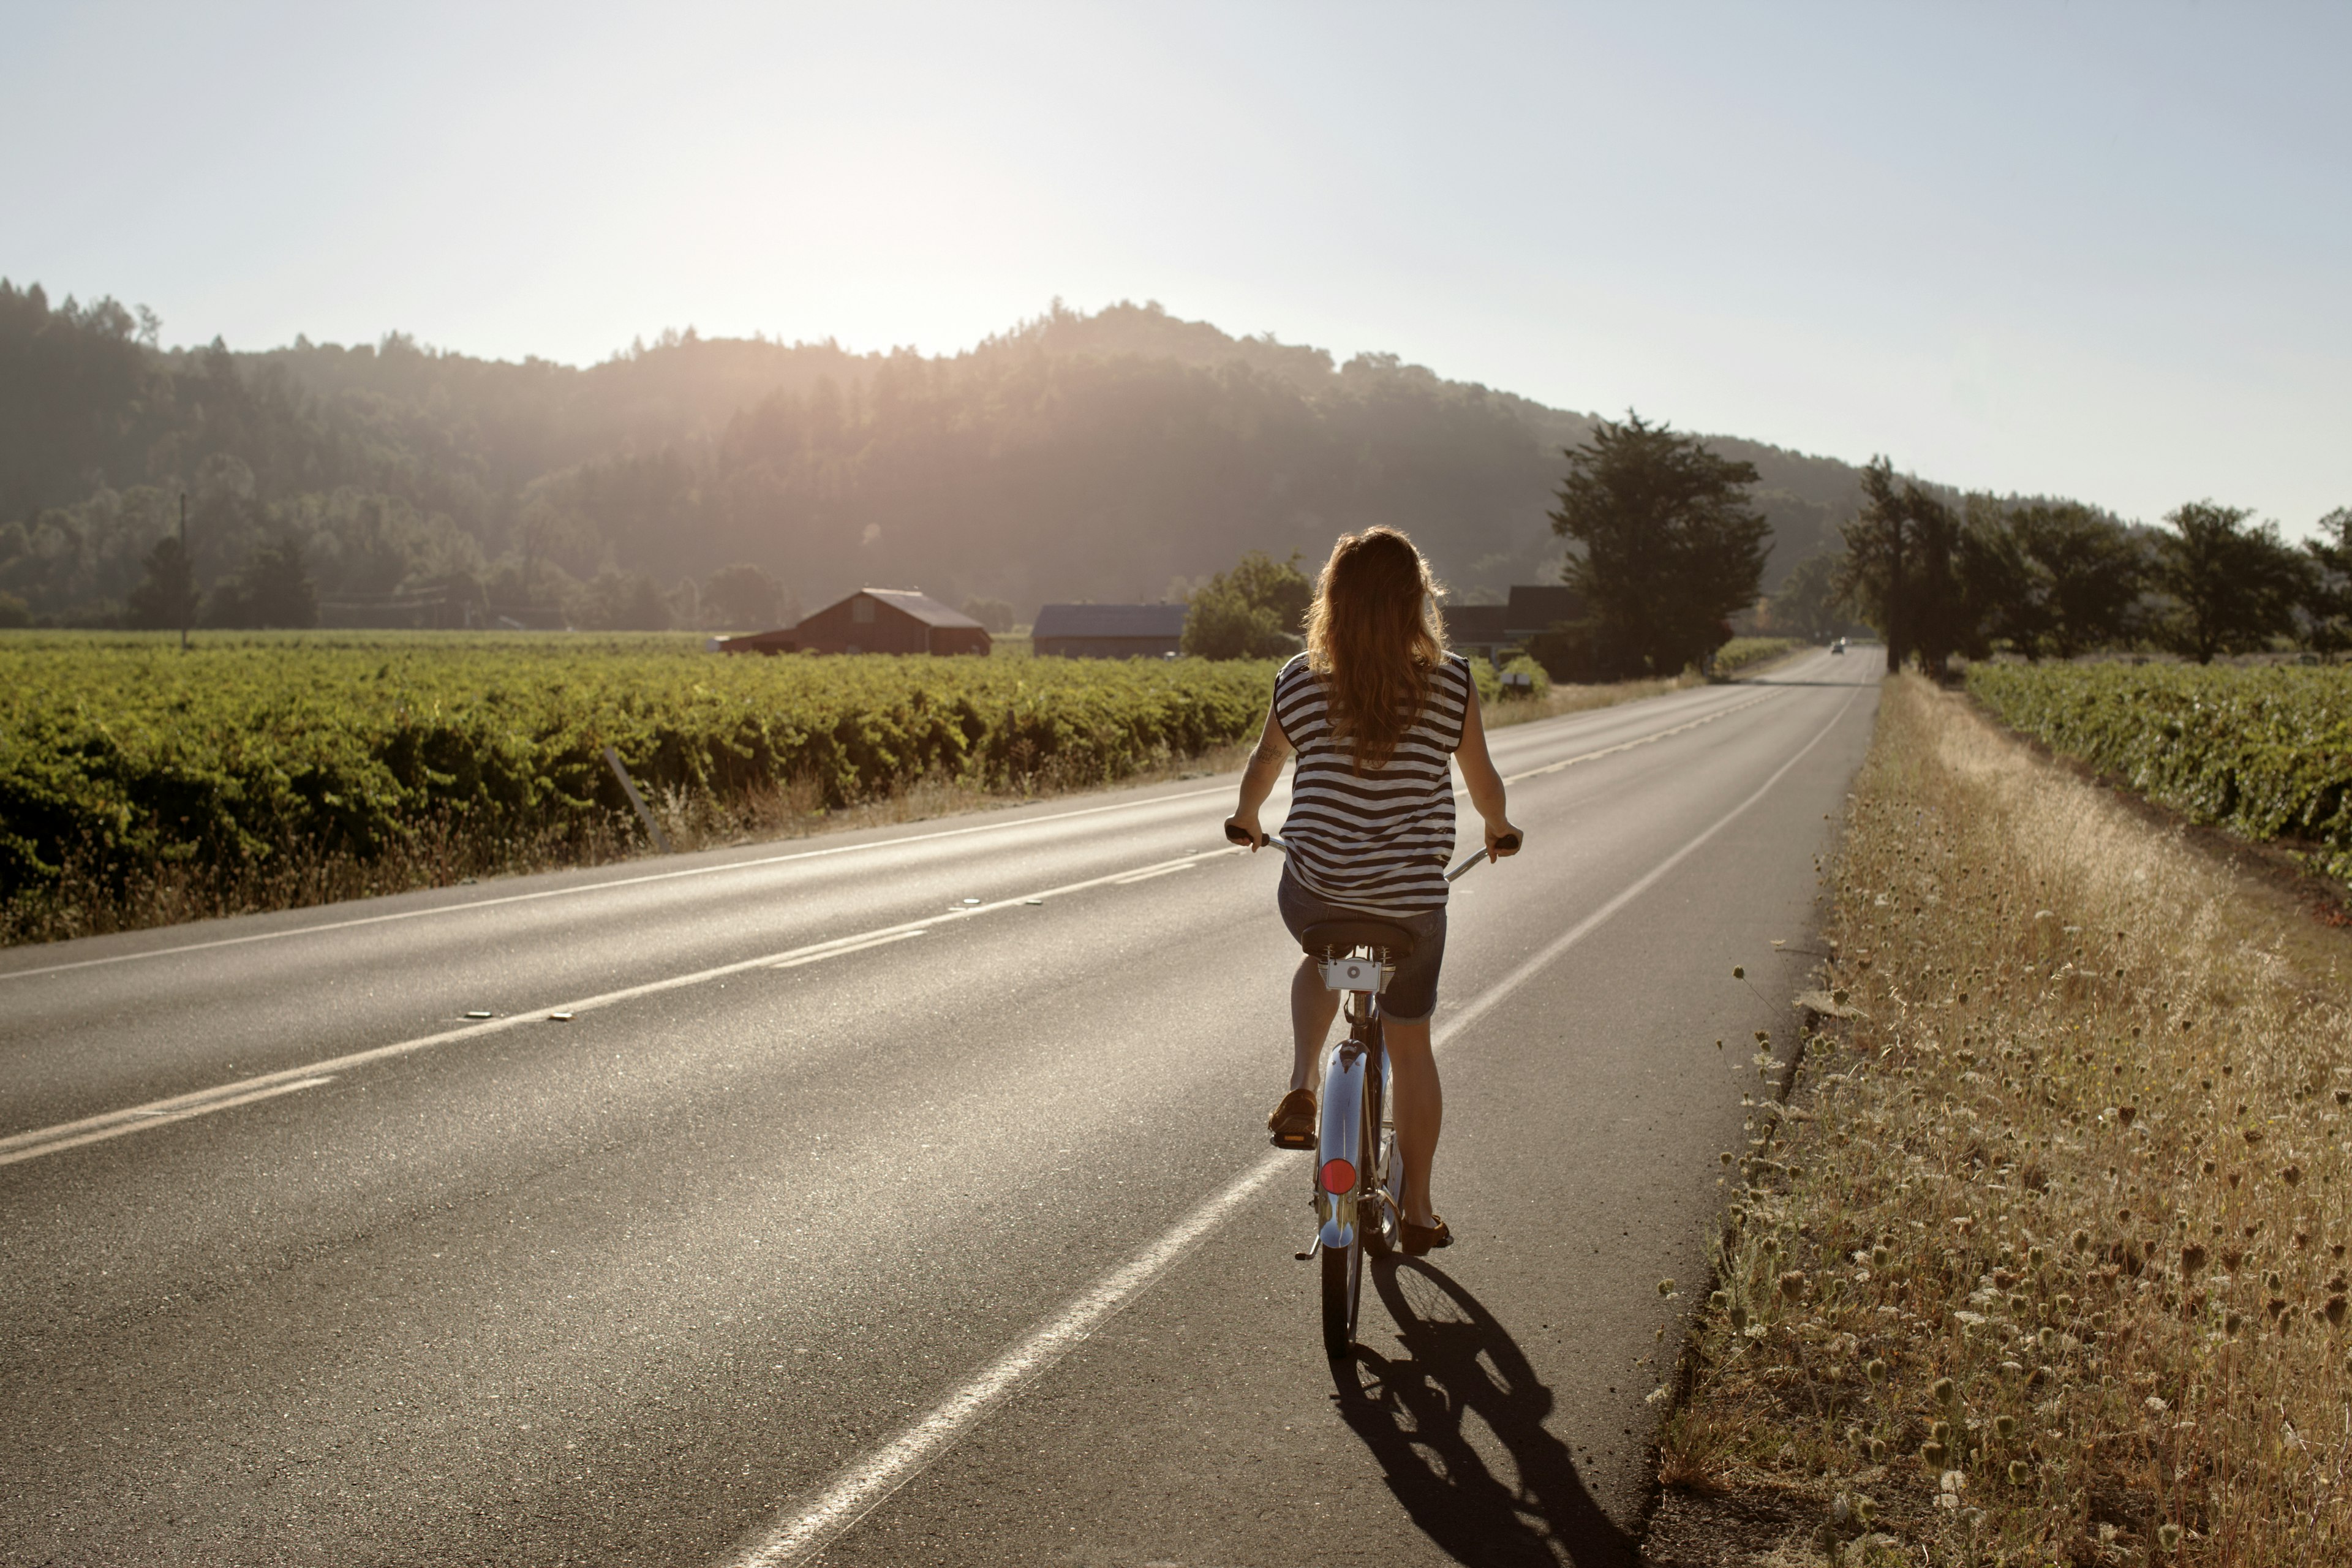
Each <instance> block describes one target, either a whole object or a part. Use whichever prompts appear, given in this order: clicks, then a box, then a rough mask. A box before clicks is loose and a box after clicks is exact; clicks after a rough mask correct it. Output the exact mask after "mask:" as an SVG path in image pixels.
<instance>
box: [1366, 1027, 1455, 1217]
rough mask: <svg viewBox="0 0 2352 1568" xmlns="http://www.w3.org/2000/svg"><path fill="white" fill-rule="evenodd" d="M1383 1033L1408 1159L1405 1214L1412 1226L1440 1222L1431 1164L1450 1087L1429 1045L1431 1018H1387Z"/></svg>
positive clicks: (1400, 1139)
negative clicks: (1433, 1195) (1441, 1076)
mask: <svg viewBox="0 0 2352 1568" xmlns="http://www.w3.org/2000/svg"><path fill="white" fill-rule="evenodd" d="M1381 1035H1382V1036H1383V1037H1385V1038H1386V1039H1387V1041H1388V1046H1389V1094H1390V1097H1391V1099H1392V1100H1394V1101H1395V1102H1396V1134H1397V1158H1398V1159H1400V1160H1402V1161H1403V1162H1404V1217H1405V1219H1406V1221H1407V1222H1408V1223H1410V1224H1412V1225H1435V1224H1436V1223H1437V1211H1436V1210H1435V1209H1434V1208H1433V1207H1432V1206H1431V1205H1430V1201H1429V1167H1430V1164H1431V1163H1432V1162H1433V1160H1435V1159H1436V1157H1437V1133H1438V1130H1439V1129H1440V1128H1441V1127H1443V1126H1444V1124H1445V1091H1444V1089H1442V1088H1440V1087H1439V1085H1438V1082H1437V1058H1436V1057H1435V1056H1433V1055H1432V1054H1431V1052H1430V1048H1429V1020H1428V1019H1426V1018H1418V1019H1415V1020H1414V1021H1413V1022H1412V1023H1409V1024H1408V1023H1402V1022H1400V1021H1399V1020H1397V1019H1394V1018H1389V1019H1385V1020H1383V1021H1382V1022H1381Z"/></svg>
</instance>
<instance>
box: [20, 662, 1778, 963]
mask: <svg viewBox="0 0 2352 1568" xmlns="http://www.w3.org/2000/svg"><path fill="white" fill-rule="evenodd" d="M1665 695H1668V696H1672V695H1674V693H1666V694H1665ZM1643 700H1644V701H1651V700H1656V699H1647V698H1645V699H1643ZM1757 700H1759V701H1760V700H1761V699H1757ZM1634 706H1637V704H1634V703H1619V704H1617V705H1616V706H1615V707H1613V708H1598V709H1588V710H1585V711H1583V712H1580V713H1563V714H1561V715H1559V720H1557V721H1555V720H1543V721H1538V723H1553V722H1559V721H1575V720H1579V719H1586V718H1591V717H1596V716H1598V715H1600V714H1603V713H1608V714H1616V713H1618V712H1619V710H1622V709H1625V708H1631V707H1634ZM1738 706H1739V707H1743V708H1744V707H1747V706H1748V704H1747V703H1741V704H1739V705H1738ZM1724 711H1725V712H1733V711H1737V709H1726V710H1724ZM1719 716H1720V715H1709V717H1719ZM1700 722H1702V723H1703V722H1705V721H1704V720H1702V721H1700ZM1687 727H1688V726H1685V728H1687ZM1514 728H1517V726H1514ZM1661 733H1662V734H1679V733H1681V731H1680V730H1675V731H1661ZM1632 743H1634V744H1639V743H1640V742H1632ZM1614 749H1615V748H1612V750H1614ZM1607 754H1608V752H1590V753H1588V756H1605V755H1607ZM1584 760H1585V758H1581V757H1577V758H1570V762H1581V761H1584ZM1555 765H1556V766H1566V765H1567V764H1566V763H1559V764H1555ZM1545 771H1547V770H1545V769H1542V768H1538V769H1537V770H1535V772H1536V773H1542V772H1545ZM1533 776H1535V775H1534V773H1520V774H1517V778H1532V777H1533ZM1506 782H1516V780H1511V781H1506ZM1229 787H1230V786H1228V785H1224V784H1217V785H1213V786H1212V787H1210V788H1208V789H1192V790H1177V791H1174V792H1171V794H1168V795H1153V796H1152V797H1151V798H1150V799H1149V800H1124V801H1116V802H1113V803H1112V804H1110V805H1089V806H1082V807H1080V808H1079V809H1078V810H1076V811H1057V812H1052V813H1049V814H1047V815H1045V816H1023V817H1007V818H1005V819H1003V820H1002V821H997V822H981V823H974V824H972V825H971V826H968V827H949V828H942V829H940V831H938V832H936V833H910V834H908V835H907V836H906V837H903V838H877V839H874V840H871V841H869V842H867V843H865V844H836V845H834V846H832V847H829V848H824V849H796V850H793V852H792V853H790V854H786V855H762V856H760V857H759V858H755V859H751V860H730V861H728V862H727V863H726V864H724V865H720V866H688V867H682V868H679V869H677V870H675V871H648V872H646V873H644V874H643V875H641V876H635V877H615V878H613V879H609V880H606V881H602V882H583V883H582V884H580V885H579V886H578V887H572V888H546V889H541V890H540V891H538V892H534V893H508V894H504V895H501V896H500V897H498V898H494V899H474V900H468V901H467V902H465V903H462V904H441V905H437V906H436V907H435V908H432V909H429V910H395V911H394V912H392V913H390V914H382V915H359V916H355V917H353V918H352V919H350V920H341V921H325V922H322V923H320V924H319V925H306V926H298V927H296V928H294V929H293V930H290V931H255V932H253V933H252V934H250V935H248V936H224V937H216V938H215V939H213V940H212V941H210V942H182V943H180V944H179V945H178V946H176V947H158V948H150V949H148V950H147V951H145V952H118V953H112V954H110V955H109V956H107V957H105V958H81V959H75V960H73V961H72V962H70V963H49V964H43V965H41V966H39V967H37V968H34V969H9V970H0V982H5V981H9V980H29V979H31V978H32V977H34V976H35V975H39V974H62V973H66V972H67V971H68V970H74V969H94V968H97V967H99V966H100V965H102V964H110V963H134V962H136V961H138V960H140V959H144V958H172V957H176V956H177V955H179V954H181V953H185V952H210V951H212V950H213V949H215V948H222V947H243V946H245V945H246V944H247V943H249V942H282V941H286V940H288V939H289V938H292V937H298V936H320V935H323V934H325V933H326V932H329V931H349V930H351V929H352V928H353V927H355V926H371V925H383V924H386V923H388V922H390V921H415V920H424V919H425V918H426V917H428V916H432V915H461V914H470V913H472V912H473V911H475V910H489V909H497V908H499V906H501V905H504V904H528V903H535V902H538V901H539V900H543V899H568V898H571V897H572V896H574V895H576V894H580V893H601V892H608V891H610V890H611V889H614V888H634V887H639V886H642V885H644V884H646V883H648V882H669V881H676V880H677V879H680V878H685V877H715V876H719V875H720V874H722V873H724V872H728V871H751V870H758V869H760V868H763V867H768V866H782V865H785V864H787V863H789V862H793V861H798V860H816V859H822V858H825V857H827V856H833V855H856V854H861V853H863V852H865V851H867V850H873V849H888V848H894V847H898V846H900V845H907V844H929V843H933V842H935V841H937V840H939V839H942V838H961V837H967V836H969V835H971V834H975V833H1001V832H1004V831H1006V830H1007V829H1010V828H1014V827H1034V826H1038V825H1039V824H1042V823H1047V822H1067V821H1069V820H1070V819H1071V818H1073V817H1079V816H1100V815H1101V814H1102V813H1104V812H1107V811H1138V810H1141V809H1143V808H1144V807H1147V806H1153V805H1160V804H1161V803H1162V802H1165V801H1171V800H1197V799H1199V798H1200V797H1202V795H1221V794H1223V793H1224V792H1225V790H1226V789H1227V788H1229Z"/></svg>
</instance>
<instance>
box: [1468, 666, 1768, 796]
mask: <svg viewBox="0 0 2352 1568" xmlns="http://www.w3.org/2000/svg"><path fill="white" fill-rule="evenodd" d="M1779 695H1780V689H1774V690H1771V691H1768V692H1766V693H1764V695H1763V696H1762V697H1751V698H1749V699H1748V700H1747V701H1745V702H1735V703H1733V704H1732V705H1731V706H1730V707H1728V708H1718V709H1717V710H1715V711H1714V712H1712V713H1709V714H1706V715H1705V716H1704V717H1702V718H1697V719H1694V720H1692V721H1690V722H1689V723H1687V724H1677V725H1675V727H1674V728H1673V729H1671V730H1660V731H1657V732H1656V733H1655V734H1651V735H1637V736H1635V737H1634V738H1633V739H1632V740H1630V741H1621V742H1618V743H1617V744H1616V745H1613V746H1603V747H1602V748H1601V750H1599V751H1597V752H1581V753H1580V754H1579V755H1576V756H1573V757H1562V758H1561V759H1560V760H1559V762H1556V763H1545V764H1544V765H1543V766H1542V767H1539V768H1529V769H1528V771H1527V772H1525V773H1512V774H1509V775H1508V776H1507V777H1506V778H1505V779H1504V780H1503V782H1504V783H1505V784H1517V783H1518V782H1519V781H1521V780H1522V779H1532V778H1540V777H1542V776H1543V775H1544V774H1545V773H1558V772H1559V771H1560V770H1561V769H1562V768H1572V767H1574V766H1576V764H1577V763H1589V762H1591V761H1592V760H1593V759H1594V758H1596V757H1613V756H1615V755H1616V754H1617V753H1618V752H1630V751H1632V750H1633V748H1634V747H1636V746H1646V745H1648V744H1650V743H1651V742H1654V741H1663V740H1664V739H1665V738H1666V737H1667V736H1669V735H1680V734H1683V733H1685V732H1686V731H1691V730H1696V729H1697V728H1698V727H1699V726H1700V725H1702V724H1712V723H1714V722H1715V721H1717V719H1727V718H1729V717H1730V716H1731V715H1732V714H1734V713H1738V712H1740V711H1742V710H1746V709H1749V708H1753V707H1755V706H1756V705H1757V704H1758V703H1759V702H1763V701H1766V700H1769V699H1771V698H1774V697H1778V696H1779ZM1455 793H1456V794H1457V795H1459V794H1461V793H1462V792H1460V791H1456V792H1455Z"/></svg>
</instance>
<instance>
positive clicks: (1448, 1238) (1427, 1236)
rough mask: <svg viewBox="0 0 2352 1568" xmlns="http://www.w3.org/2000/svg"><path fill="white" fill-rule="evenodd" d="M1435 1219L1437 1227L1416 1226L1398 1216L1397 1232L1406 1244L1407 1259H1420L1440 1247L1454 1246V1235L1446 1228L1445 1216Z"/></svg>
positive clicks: (1437, 1216) (1438, 1216)
mask: <svg viewBox="0 0 2352 1568" xmlns="http://www.w3.org/2000/svg"><path fill="white" fill-rule="evenodd" d="M1434 1217H1435V1218H1436V1220H1437V1223H1436V1224H1435V1225H1415V1224H1413V1223H1412V1221H1411V1220H1409V1219H1406V1218H1404V1217H1403V1216H1402V1215H1399V1216H1398V1218H1397V1231H1398V1234H1399V1236H1400V1237H1402V1240H1403V1242H1404V1255H1405V1256H1406V1257H1407V1258H1419V1257H1421V1256H1423V1254H1425V1253H1429V1252H1433V1251H1435V1250H1436V1249H1437V1248H1438V1247H1451V1246H1453V1245H1454V1233H1453V1232H1452V1231H1451V1230H1448V1229H1447V1228H1446V1226H1445V1216H1444V1215H1436V1216H1434Z"/></svg>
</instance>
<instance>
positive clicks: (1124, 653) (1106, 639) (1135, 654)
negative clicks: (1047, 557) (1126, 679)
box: [1030, 605, 1185, 658]
mask: <svg viewBox="0 0 2352 1568" xmlns="http://www.w3.org/2000/svg"><path fill="white" fill-rule="evenodd" d="M1184 614H1185V606H1184V605H1045V607H1044V608H1042V609H1040V610H1039V611H1038V612H1037V624H1036V625H1035V626H1033V627H1032V628H1031V629H1030V637H1031V644H1032V647H1034V649H1035V651H1036V653H1037V656H1038V657H1039V658H1047V657H1056V658H1164V657H1166V656H1167V655H1169V654H1171V653H1176V652H1178V651H1180V650H1181V647H1182V646H1183V641H1184Z"/></svg>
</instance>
